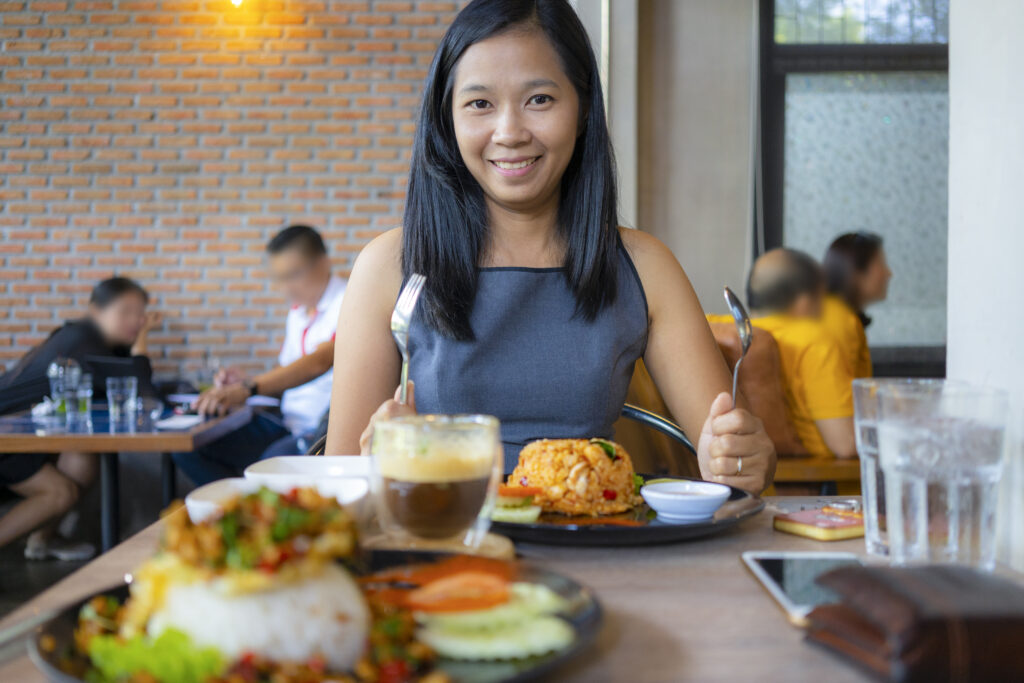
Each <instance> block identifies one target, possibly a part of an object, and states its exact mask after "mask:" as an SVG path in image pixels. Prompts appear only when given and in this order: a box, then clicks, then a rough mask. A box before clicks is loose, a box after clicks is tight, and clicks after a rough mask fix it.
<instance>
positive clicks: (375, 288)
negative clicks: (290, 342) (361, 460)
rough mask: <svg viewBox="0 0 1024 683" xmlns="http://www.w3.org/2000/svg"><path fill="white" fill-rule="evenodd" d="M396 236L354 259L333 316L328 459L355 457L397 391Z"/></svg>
mask: <svg viewBox="0 0 1024 683" xmlns="http://www.w3.org/2000/svg"><path fill="white" fill-rule="evenodd" d="M400 254H401V231H399V230H392V231H390V232H387V233H385V234H383V235H381V236H380V237H378V238H377V239H375V240H373V242H371V243H370V244H368V245H367V246H366V248H365V249H363V251H362V252H361V253H360V254H359V257H358V258H357V259H356V263H355V266H354V267H353V268H352V275H351V276H350V277H349V281H348V287H347V288H346V289H345V298H344V299H343V300H342V303H341V313H340V314H339V316H338V334H337V336H336V337H335V342H334V382H333V387H332V390H331V417H330V423H329V426H328V429H327V447H326V450H325V451H324V452H325V453H326V454H328V455H341V454H348V455H351V454H354V453H359V452H360V445H359V437H360V435H361V434H362V432H363V430H364V429H365V428H366V425H367V423H368V422H369V421H370V417H371V416H372V415H373V414H374V411H376V410H377V408H378V407H379V406H380V405H381V404H382V403H384V402H385V401H387V400H388V399H390V398H391V397H392V395H393V394H394V393H395V388H396V387H397V386H398V380H399V372H400V370H401V363H402V360H401V356H400V355H399V353H398V348H397V347H396V346H395V342H394V340H393V339H392V338H391V323H390V321H391V311H392V309H393V308H394V305H395V300H396V299H397V298H398V290H399V289H400V288H401V285H402V271H401V261H400Z"/></svg>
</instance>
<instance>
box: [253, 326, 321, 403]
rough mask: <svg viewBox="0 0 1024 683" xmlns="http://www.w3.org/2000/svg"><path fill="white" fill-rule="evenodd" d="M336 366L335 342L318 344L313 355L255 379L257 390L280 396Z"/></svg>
mask: <svg viewBox="0 0 1024 683" xmlns="http://www.w3.org/2000/svg"><path fill="white" fill-rule="evenodd" d="M333 364H334V340H333V339H331V340H330V341H325V342H323V343H321V344H318V345H317V347H316V348H315V349H313V353H307V354H306V355H304V356H302V357H300V358H298V359H296V360H295V361H294V362H292V363H289V364H288V365H280V366H278V367H276V368H273V369H272V370H268V371H267V372H264V373H263V374H262V375H257V376H256V377H254V378H253V381H254V382H256V389H257V391H259V393H261V394H263V395H264V396H280V395H281V394H283V393H284V392H285V391H287V390H288V389H292V388H294V387H297V386H301V385H303V384H305V383H306V382H311V381H313V380H314V379H316V378H317V377H319V376H320V375H322V374H324V373H325V372H327V371H328V370H330V369H331V366H332V365H333Z"/></svg>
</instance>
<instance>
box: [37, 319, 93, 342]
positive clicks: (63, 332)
mask: <svg viewBox="0 0 1024 683" xmlns="http://www.w3.org/2000/svg"><path fill="white" fill-rule="evenodd" d="M47 342H48V343H51V344H60V345H63V346H66V347H69V348H72V347H79V346H81V345H83V344H90V345H97V344H98V345H105V344H104V340H103V335H102V334H101V333H100V331H99V328H97V327H96V323H94V322H93V321H91V320H89V319H88V318H81V319H79V320H69V321H67V322H66V323H64V324H63V325H61V326H60V327H58V328H57V329H56V330H54V331H53V332H52V333H51V334H50V337H49V339H47Z"/></svg>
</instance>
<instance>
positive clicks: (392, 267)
mask: <svg viewBox="0 0 1024 683" xmlns="http://www.w3.org/2000/svg"><path fill="white" fill-rule="evenodd" d="M361 263H362V264H365V265H366V266H367V267H369V268H374V269H378V268H381V269H384V270H385V272H388V271H394V272H397V273H401V272H402V229H401V228H392V229H391V230H388V231H386V232H383V233H381V234H380V235H377V236H376V237H374V238H373V239H372V240H370V242H369V243H368V244H367V245H366V246H365V247H363V250H362V251H360V252H359V256H357V257H356V264H357V265H358V264H361Z"/></svg>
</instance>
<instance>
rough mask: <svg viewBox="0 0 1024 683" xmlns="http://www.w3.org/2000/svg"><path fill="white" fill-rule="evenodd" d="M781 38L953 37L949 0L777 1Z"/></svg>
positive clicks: (918, 40) (912, 40) (907, 40)
mask: <svg viewBox="0 0 1024 683" xmlns="http://www.w3.org/2000/svg"><path fill="white" fill-rule="evenodd" d="M775 42H776V43H815V44H824V43H840V44H863V43H899V44H904V45H905V44H929V43H930V44H935V43H939V44H941V43H948V42H949V0H776V2H775Z"/></svg>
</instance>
